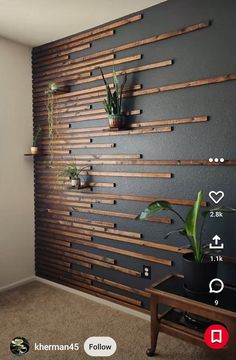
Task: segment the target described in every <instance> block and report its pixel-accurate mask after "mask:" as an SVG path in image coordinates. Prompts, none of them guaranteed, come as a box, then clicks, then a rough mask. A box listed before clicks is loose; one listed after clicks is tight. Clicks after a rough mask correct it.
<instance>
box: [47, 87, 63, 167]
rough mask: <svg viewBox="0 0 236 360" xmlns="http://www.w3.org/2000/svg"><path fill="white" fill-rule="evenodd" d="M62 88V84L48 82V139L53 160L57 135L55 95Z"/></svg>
mask: <svg viewBox="0 0 236 360" xmlns="http://www.w3.org/2000/svg"><path fill="white" fill-rule="evenodd" d="M59 89H60V86H59V85H58V84H56V83H54V82H50V83H49V84H48V88H47V90H46V92H45V93H46V94H47V113H48V139H49V153H50V156H51V161H52V160H53V140H54V139H55V137H56V135H57V130H56V127H55V125H56V124H55V119H54V95H55V93H56V92H57V91H58V90H59Z"/></svg>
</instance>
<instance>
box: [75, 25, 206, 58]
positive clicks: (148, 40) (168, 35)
mask: <svg viewBox="0 0 236 360" xmlns="http://www.w3.org/2000/svg"><path fill="white" fill-rule="evenodd" d="M209 25H210V21H205V22H201V23H198V24H193V25H189V26H186V27H184V28H181V29H178V30H174V31H169V32H165V33H162V34H160V35H155V36H151V37H149V38H146V39H142V40H138V41H135V42H131V43H127V44H125V45H119V46H117V47H114V48H112V49H108V50H103V51H100V52H97V53H92V54H88V55H84V56H81V57H78V58H76V59H75V60H74V62H82V61H85V60H88V59H93V58H98V57H99V56H105V55H108V54H113V53H118V52H120V51H124V50H128V49H133V48H135V47H139V46H143V45H147V44H151V43H155V42H159V41H162V40H167V39H170V38H172V37H176V36H180V35H184V34H188V33H190V32H193V31H197V30H201V29H205V28H207V27H209Z"/></svg>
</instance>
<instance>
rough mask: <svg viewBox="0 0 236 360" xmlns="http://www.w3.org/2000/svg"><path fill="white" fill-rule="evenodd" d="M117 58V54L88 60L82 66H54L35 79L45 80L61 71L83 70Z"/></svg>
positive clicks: (37, 75) (37, 73) (37, 74)
mask: <svg viewBox="0 0 236 360" xmlns="http://www.w3.org/2000/svg"><path fill="white" fill-rule="evenodd" d="M114 58H115V54H110V55H106V56H103V57H100V58H98V59H93V60H88V61H83V63H82V64H81V65H78V64H74V65H72V64H70V65H69V66H66V65H63V63H62V64H61V63H60V65H59V66H58V67H57V66H54V67H53V68H52V69H50V70H44V71H43V70H42V71H40V72H36V73H35V76H34V78H35V79H36V78H38V77H40V78H45V77H47V76H50V75H52V74H56V73H58V72H60V71H66V69H68V71H71V70H72V69H78V68H79V69H80V68H83V67H86V66H89V65H94V64H97V63H102V62H104V61H107V60H112V59H114Z"/></svg>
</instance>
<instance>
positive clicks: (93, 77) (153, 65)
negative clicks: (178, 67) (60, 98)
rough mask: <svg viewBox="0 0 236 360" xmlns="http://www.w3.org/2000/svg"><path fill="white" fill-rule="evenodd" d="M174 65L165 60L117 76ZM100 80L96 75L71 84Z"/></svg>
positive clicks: (126, 70)
mask: <svg viewBox="0 0 236 360" xmlns="http://www.w3.org/2000/svg"><path fill="white" fill-rule="evenodd" d="M172 64H173V60H165V61H160V62H157V63H153V64H148V65H141V66H136V67H132V68H129V69H125V70H117V71H116V73H117V76H120V75H124V74H133V73H137V72H142V71H146V70H152V69H158V68H162V67H166V66H169V65H172ZM104 77H105V79H109V78H112V73H104ZM98 80H102V76H101V75H96V76H91V77H87V78H84V79H78V80H74V81H72V82H71V85H78V84H87V83H90V82H94V81H98Z"/></svg>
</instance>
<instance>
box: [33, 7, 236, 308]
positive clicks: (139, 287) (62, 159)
mask: <svg viewBox="0 0 236 360" xmlns="http://www.w3.org/2000/svg"><path fill="white" fill-rule="evenodd" d="M235 12H236V3H235V1H233V0H228V1H227V2H222V1H221V0H214V1H212V0H204V1H203V0H200V1H199V0H169V1H167V2H165V3H162V4H160V5H157V6H154V7H151V8H148V9H146V10H143V11H140V12H138V13H137V15H140V14H141V15H142V19H138V18H134V17H133V16H134V15H130V16H128V17H126V18H124V19H133V21H132V22H130V23H129V22H127V23H126V24H125V23H124V24H122V23H121V24H117V21H115V22H113V23H111V24H113V25H114V26H111V27H109V28H105V29H103V31H102V32H99V30H98V31H97V29H100V28H103V27H104V26H106V25H102V26H101V27H98V28H95V34H91V33H87V32H85V33H82V35H79V37H80V39H78V35H73V36H72V37H69V38H65V39H62V40H58V41H57V42H54V43H52V44H49V45H48V44H47V45H43V46H40V47H37V48H34V49H33V55H32V61H33V96H34V127H36V126H37V125H38V124H40V125H41V126H42V127H43V138H42V139H41V142H40V148H41V152H40V155H39V156H37V157H36V158H35V221H36V273H37V275H38V276H41V277H45V278H48V279H51V280H53V281H56V282H59V283H63V284H66V285H68V286H71V287H75V288H78V289H80V290H82V291H86V292H88V293H91V294H94V295H96V296H99V297H103V298H105V299H110V300H111V301H116V302H118V303H121V304H125V305H126V306H131V307H133V308H136V309H148V295H147V294H146V293H145V291H144V290H145V288H146V287H148V286H149V285H150V284H151V283H153V282H155V281H157V280H158V279H160V278H161V277H163V276H165V275H167V274H169V273H172V272H176V273H181V272H182V250H179V247H181V246H183V245H185V244H186V241H185V240H184V239H183V238H181V237H179V236H174V237H172V238H169V239H168V240H164V235H165V234H166V233H167V232H168V231H170V230H173V229H174V228H175V227H176V226H179V224H178V219H177V218H174V217H172V216H170V214H168V213H162V214H160V215H159V216H160V217H161V219H159V221H160V220H161V221H163V222H164V223H162V222H150V221H146V222H138V221H135V220H132V219H128V218H126V217H127V214H133V216H134V215H135V214H138V213H139V212H140V210H142V209H143V208H144V207H145V206H146V205H147V203H148V201H149V200H151V199H154V198H165V199H169V200H170V201H171V202H172V203H173V204H175V203H177V204H180V205H178V207H177V208H178V209H179V210H180V211H182V212H183V213H184V214H185V213H186V212H187V211H188V209H189V206H188V205H189V204H191V203H192V201H193V200H194V199H195V198H196V195H197V192H198V191H199V190H200V189H202V190H204V200H205V201H207V202H210V199H209V197H208V193H209V191H212V190H215V191H218V190H222V191H224V193H225V197H224V200H223V201H222V204H225V205H228V206H234V207H235V204H236V191H235V183H236V171H235V164H236V160H235V159H236V149H235V135H236V131H235V117H236V108H235V98H236V81H235V79H236V75H235V73H236V62H235V58H236V45H235V44H236V33H235V26H234V25H235V15H234V14H235ZM134 20H136V21H134ZM209 20H210V24H209V26H208V21H209ZM195 24H200V25H199V27H200V28H199V29H196V30H195V31H190V29H191V28H190V29H189V28H187V29H189V31H186V29H185V28H186V27H189V26H190V25H195ZM116 25H117V27H116ZM118 25H120V26H118ZM201 27H203V28H202V29H201ZM113 30H114V31H113ZM177 30H180V31H179V32H178V33H177V34H176V33H175V32H176V31H177ZM192 30H193V29H192ZM170 32H171V33H170ZM172 32H174V33H173V34H172ZM184 32H186V33H184ZM166 33H167V36H164V39H163V40H161V41H158V40H160V39H158V38H156V39H155V41H154V39H153V40H152V42H150V43H147V44H145V45H141V44H140V45H139V46H134V47H132V48H130V49H127V50H122V51H115V52H114V55H115V59H114V61H115V63H116V62H118V63H119V60H120V61H121V62H122V61H123V60H122V59H123V58H130V57H133V56H135V55H142V56H141V59H139V60H133V61H132V59H126V60H125V61H127V62H125V63H120V64H118V63H117V64H116V65H115V68H116V70H117V71H118V70H124V71H125V70H127V69H133V68H136V69H133V70H130V71H129V74H128V83H127V86H128V87H132V86H134V85H136V89H134V90H132V91H130V92H129V93H127V95H128V94H129V96H127V97H126V98H125V102H124V111H127V112H129V111H134V110H135V111H136V113H137V112H138V113H139V112H140V114H136V115H130V116H127V118H126V121H127V128H130V131H120V132H119V134H117V133H116V134H114V133H109V132H107V130H106V127H107V126H108V125H107V119H106V115H105V114H104V113H103V112H101V111H100V109H102V108H103V106H102V102H101V100H102V98H103V97H104V92H103V90H102V89H101V90H99V92H98V90H97V89H94V90H91V88H94V87H98V86H102V85H103V83H102V81H101V80H96V81H91V78H93V77H95V76H98V75H100V73H99V70H98V68H97V67H98V66H100V65H102V67H103V69H104V72H105V73H110V72H111V71H112V66H111V65H112V61H113V60H112V59H111V57H112V55H113V53H112V52H111V53H110V54H105V55H103V56H102V57H99V53H100V52H101V51H105V50H109V49H112V48H116V47H118V46H122V45H124V44H127V43H133V42H137V41H140V40H143V39H147V38H151V37H153V36H155V35H160V34H166ZM83 34H86V35H83ZM173 35H175V36H173ZM99 37H100V38H99ZM165 37H167V38H166V39H165ZM86 44H91V47H90V48H87V49H84V50H80V51H78V46H84V45H86ZM91 54H97V55H96V56H95V57H92V56H91ZM109 56H110V57H109ZM82 57H84V58H82ZM79 59H81V62H78V61H79ZM99 59H100V60H101V62H98V61H100V60H99ZM166 60H172V61H173V64H169V65H168V64H163V65H168V66H163V67H159V68H157V65H156V68H153V69H146V70H144V69H140V70H142V71H137V67H140V66H144V65H147V68H148V67H150V64H157V63H159V62H162V61H166ZM104 63H105V65H106V63H108V66H104ZM75 64H78V67H76V66H75ZM94 65H95V66H94ZM85 66H86V68H85ZM87 66H88V69H87ZM93 66H94V67H93ZM83 70H84V72H82V71H83ZM72 71H73V73H72ZM85 71H87V74H85ZM88 73H89V74H88ZM203 79H204V80H205V79H207V80H206V81H204V82H203V83H202V82H201V81H200V82H197V83H195V82H194V83H190V82H191V81H196V80H203ZM49 81H55V82H57V83H60V84H62V85H63V86H64V85H66V86H70V92H69V93H64V94H59V95H55V101H56V104H55V117H56V118H57V123H58V134H57V138H56V139H55V142H54V145H53V149H54V151H55V154H54V157H53V163H52V164H50V156H49V155H48V154H49V146H48V139H47V113H46V96H45V93H44V92H45V90H46V88H47V83H48V82H49ZM206 83H208V84H206ZM173 84H182V85H180V86H178V87H176V86H172V87H171V89H169V88H166V87H165V86H166V85H173ZM204 84H205V85H204ZM147 89H149V90H148V91H144V90H147ZM150 89H152V90H150ZM88 91H89V94H90V95H89V96H88V95H86V94H88ZM90 91H91V92H90ZM94 99H97V102H94V101H93V100H94ZM83 107H84V108H83ZM199 117H200V118H199ZM182 118H184V119H186V120H184V121H185V122H186V123H181V122H183V121H181V120H180V119H182ZM170 119H172V120H173V119H174V120H177V123H176V124H175V123H173V122H171V121H170V122H168V121H167V122H164V123H161V122H160V125H159V126H158V124H152V125H151V126H148V124H143V125H142V126H141V127H139V128H134V127H132V124H134V123H145V122H149V121H162V120H170ZM206 120H207V121H206ZM69 125H70V127H69ZM90 127H91V128H98V129H93V130H90V129H88V128H90ZM104 128H105V129H104ZM163 128H164V129H163ZM75 129H78V132H76V130H75ZM81 129H87V130H85V132H81ZM158 129H162V130H161V131H163V132H160V133H159V132H157V131H158ZM139 130H141V131H140V133H139V134H137V131H139ZM103 131H105V132H104V134H102V132H103ZM102 135H103V136H102ZM83 139H85V141H84V142H85V143H86V142H87V143H86V144H85V143H84V144H82V141H83ZM59 140H60V141H62V142H63V143H62V142H61V143H59ZM90 140H91V141H92V142H91V143H89V141H90ZM95 144H115V145H113V147H107V148H101V147H97V148H96V147H94V148H91V147H89V146H91V145H93V146H96V145H95ZM75 146H77V148H76V147H75ZM100 146H101V145H100ZM81 147H84V148H81ZM69 151H71V153H69ZM91 154H93V155H99V156H98V157H97V158H96V159H91V157H90V158H89V155H91ZM82 155H83V158H82ZM100 155H104V157H103V159H102V160H104V161H105V163H103V164H101V163H100V164H99V163H96V161H95V162H94V160H101V157H100ZM107 155H108V157H106V156H107ZM110 155H115V156H116V157H115V156H114V158H110V157H109V156H110ZM118 155H125V156H126V157H124V158H122V157H120V159H118ZM127 155H135V157H136V159H134V158H133V159H132V158H131V159H128V158H127ZM86 156H87V158H86ZM95 157H96V156H95ZM211 157H212V158H215V157H218V158H221V157H222V158H224V159H225V160H226V161H225V162H224V163H222V164H217V165H215V164H214V163H213V164H212V163H210V162H209V161H208V159H209V158H211ZM71 158H75V159H76V161H78V164H80V165H81V166H84V163H86V162H87V164H88V165H89V166H92V169H91V170H90V174H91V175H90V176H86V175H85V179H86V182H87V183H90V185H91V183H92V185H91V186H92V188H91V189H83V190H80V191H71V190H70V189H68V188H66V187H65V185H64V184H63V183H62V182H61V179H60V178H59V179H58V176H57V175H58V173H59V172H60V171H61V169H62V168H63V167H64V166H65V165H66V164H67V162H68V161H69V160H71ZM111 160H113V161H118V160H120V161H124V160H126V161H127V160H130V161H131V162H129V163H128V164H124V163H123V164H122V162H121V163H116V164H114V163H113V164H111V163H109V161H111ZM136 160H138V161H140V162H139V163H138V164H137V163H135V161H136ZM145 160H157V161H158V160H164V164H163V163H149V164H148V165H147V164H145V163H142V161H145ZM169 160H173V161H175V160H186V162H185V163H183V162H181V161H179V162H178V163H176V162H173V164H170V163H168V161H169ZM193 160H198V161H196V162H195V165H191V161H193ZM81 162H82V163H83V165H82V163H81ZM107 162H108V163H107ZM193 163H194V162H193ZM103 172H105V173H107V172H108V173H114V172H118V173H117V174H113V175H112V174H111V175H108V174H102V173H103ZM94 173H95V174H94ZM97 173H100V175H97ZM121 173H127V175H126V176H120V175H121ZM131 173H143V174H141V175H137V174H136V176H134V177H133V176H131V175H132V174H131ZM145 173H151V174H149V175H147V174H145ZM153 173H155V175H154V174H153ZM157 173H165V174H167V175H166V176H167V177H166V178H162V177H158V174H157ZM168 174H169V175H170V174H171V175H172V177H169V176H168ZM114 175H119V176H114ZM147 176H148V177H147ZM94 183H96V184H97V183H99V184H97V185H98V186H94ZM107 186H109V187H107ZM86 194H87V195H86ZM99 194H100V195H99ZM104 194H105V195H104ZM108 194H110V197H109V196H108ZM85 195H86V196H87V198H86V196H85ZM120 195H126V196H125V199H121V197H120ZM127 196H133V197H134V198H135V197H136V199H132V200H131V199H129V198H127ZM137 197H145V198H146V199H143V198H139V199H137ZM147 197H148V199H147ZM149 198H150V199H149ZM101 200H102V201H101ZM104 200H105V202H107V201H108V200H110V202H112V201H113V202H114V203H110V204H108V203H104ZM185 200H190V201H189V202H187V204H188V205H186V201H185ZM99 201H101V203H99ZM82 206H83V207H82ZM88 206H91V207H90V208H89V207H88ZM78 208H80V211H78ZM94 210H98V211H106V214H104V213H103V214H94V213H90V212H91V211H92V212H94ZM95 212H96V211H95ZM111 212H116V213H120V214H119V215H118V216H117V214H116V216H114V214H112V213H111ZM120 216H122V217H120ZM125 216H126V217H125ZM128 216H129V215H128ZM170 219H172V220H173V223H172V224H170V223H168V222H170V221H169V220H170ZM96 221H99V222H109V223H111V224H103V223H101V224H99V223H96ZM112 224H113V225H114V224H115V225H116V227H114V228H112V227H108V225H110V226H112ZM115 225H114V226H115ZM94 226H96V227H98V228H94ZM107 229H110V230H107ZM98 231H99V232H100V234H101V235H100V234H98V233H97V232H98ZM122 232H123V233H122ZM235 233H236V226H235V220H234V219H233V216H232V215H224V218H223V219H208V221H207V228H206V232H205V241H206V242H208V241H210V240H211V239H212V237H213V236H214V235H215V234H218V235H219V236H220V237H221V238H222V240H223V241H224V244H225V250H224V255H225V256H229V257H234V258H235V257H236V243H235V241H234V239H235ZM98 235H99V236H98ZM104 235H105V237H104ZM114 236H118V237H119V238H115V237H114ZM141 237H142V238H141ZM82 242H83V243H82ZM86 242H87V243H86ZM147 242H150V243H151V244H148V245H147ZM93 244H95V245H96V244H97V245H98V246H97V247H94V246H93ZM99 245H103V246H109V247H112V248H114V250H112V251H107V250H104V249H105V248H103V247H100V248H99ZM167 245H168V246H171V248H168V247H166V246H167ZM163 248H164V249H165V250H163ZM76 249H77V250H76ZM116 249H117V252H116ZM124 251H128V252H132V253H133V254H132V253H131V254H130V253H124ZM122 252H123V254H122ZM231 260H232V259H231ZM163 262H164V263H163ZM143 265H149V266H151V272H152V278H151V279H145V278H144V277H142V276H141V273H142V272H143ZM219 276H221V278H222V279H223V281H225V283H228V284H233V285H236V281H235V263H230V262H229V263H228V262H227V263H226V262H225V263H223V264H220V271H219Z"/></svg>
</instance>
